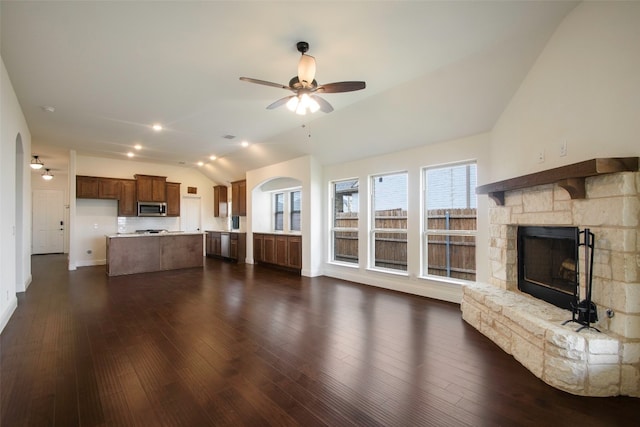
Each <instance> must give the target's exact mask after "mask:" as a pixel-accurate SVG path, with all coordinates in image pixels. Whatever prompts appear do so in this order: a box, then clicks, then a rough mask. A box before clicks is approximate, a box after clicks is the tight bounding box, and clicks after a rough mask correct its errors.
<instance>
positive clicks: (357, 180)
mask: <svg viewBox="0 0 640 427" xmlns="http://www.w3.org/2000/svg"><path fill="white" fill-rule="evenodd" d="M349 181H355V184H356V186H357V188H358V192H357V194H358V204H357V205H355V207H356V211H355V212H357V214H358V216H357V225H356V226H355V227H337V226H336V220H337V218H336V213H337V211H336V185H337V184H340V183H345V182H349ZM329 188H330V190H329V191H330V209H331V215H330V216H329V217H330V221H331V223H330V224H329V230H330V232H329V262H330V263H332V264H339V265H343V266H348V267H354V268H358V266H359V265H360V238H361V236H360V221H361V220H362V218H361V216H360V212H361V210H360V205H359V204H360V194H361V191H360V178H357V177H353V178H344V179H336V180H332V181H330V182H329ZM352 195H353V193H352ZM352 195H351V196H352ZM352 206H354V205H353V204H352ZM352 212H353V211H352ZM340 232H351V233H356V236H357V243H356V248H357V250H356V260H355V262H350V261H345V260H339V259H336V253H335V246H336V233H340Z"/></svg>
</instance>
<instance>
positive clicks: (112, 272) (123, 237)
mask: <svg viewBox="0 0 640 427" xmlns="http://www.w3.org/2000/svg"><path fill="white" fill-rule="evenodd" d="M203 236H204V233H196V232H163V233H127V234H111V235H107V236H106V239H107V275H108V276H120V275H123V274H135V273H149V272H152V271H163V270H175V269H179V268H192V267H202V266H203V265H204V256H203V242H204V240H203V239H204V237H203Z"/></svg>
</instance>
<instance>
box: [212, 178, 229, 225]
mask: <svg viewBox="0 0 640 427" xmlns="http://www.w3.org/2000/svg"><path fill="white" fill-rule="evenodd" d="M227 203H228V201H227V186H226V185H216V186H215V187H213V216H215V217H220V218H226V217H227V215H229V210H228V204H227Z"/></svg>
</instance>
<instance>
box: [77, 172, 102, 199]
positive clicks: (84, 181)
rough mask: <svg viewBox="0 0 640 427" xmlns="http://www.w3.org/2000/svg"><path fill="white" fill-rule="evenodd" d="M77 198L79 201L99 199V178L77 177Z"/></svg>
mask: <svg viewBox="0 0 640 427" xmlns="http://www.w3.org/2000/svg"><path fill="white" fill-rule="evenodd" d="M76 197H77V198H78V199H99V198H100V197H99V196H98V178H97V177H95V176H80V175H79V176H76Z"/></svg>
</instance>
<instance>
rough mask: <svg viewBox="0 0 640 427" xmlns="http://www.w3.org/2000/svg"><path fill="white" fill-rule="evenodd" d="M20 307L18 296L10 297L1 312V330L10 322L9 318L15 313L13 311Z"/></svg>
mask: <svg viewBox="0 0 640 427" xmlns="http://www.w3.org/2000/svg"><path fill="white" fill-rule="evenodd" d="M16 308H18V298H16V296H15V295H13V296H12V297H10V298H9V301H7V305H5V306H4V308H3V309H2V312H1V313H0V332H2V331H3V330H4V327H5V326H7V323H9V319H11V316H12V315H13V312H14V311H16Z"/></svg>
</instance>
